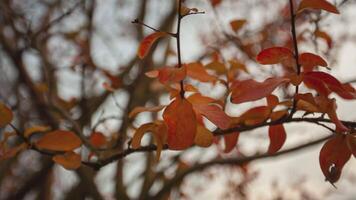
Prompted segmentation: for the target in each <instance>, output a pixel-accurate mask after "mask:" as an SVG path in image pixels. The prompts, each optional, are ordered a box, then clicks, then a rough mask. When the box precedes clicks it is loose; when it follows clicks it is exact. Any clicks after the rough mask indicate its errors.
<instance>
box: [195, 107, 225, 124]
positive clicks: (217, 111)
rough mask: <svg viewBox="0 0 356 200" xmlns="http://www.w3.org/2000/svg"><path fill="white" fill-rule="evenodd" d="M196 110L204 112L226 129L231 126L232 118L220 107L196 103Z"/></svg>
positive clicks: (209, 118) (207, 116) (210, 119)
mask: <svg viewBox="0 0 356 200" xmlns="http://www.w3.org/2000/svg"><path fill="white" fill-rule="evenodd" d="M194 110H196V111H197V112H199V113H200V114H202V115H203V116H204V117H206V118H207V119H208V120H209V121H211V122H212V123H213V124H215V125H216V126H217V127H219V128H220V129H223V130H225V129H228V128H230V125H231V118H230V117H229V116H228V115H227V114H226V113H225V112H224V111H223V110H222V109H221V108H220V107H218V106H216V105H208V104H195V105H194Z"/></svg>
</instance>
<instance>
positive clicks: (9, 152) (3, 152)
mask: <svg viewBox="0 0 356 200" xmlns="http://www.w3.org/2000/svg"><path fill="white" fill-rule="evenodd" d="M27 148H28V144H27V143H21V144H19V145H17V146H15V147H12V148H6V149H2V148H0V161H2V160H6V159H9V158H12V157H14V156H16V155H17V154H18V153H20V152H21V151H24V150H26V149H27Z"/></svg>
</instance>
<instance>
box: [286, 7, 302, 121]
mask: <svg viewBox="0 0 356 200" xmlns="http://www.w3.org/2000/svg"><path fill="white" fill-rule="evenodd" d="M289 9H290V18H291V19H290V23H291V33H292V40H293V47H294V59H295V64H296V67H297V75H298V76H299V75H300V72H301V66H300V63H299V50H298V41H297V32H296V28H295V18H296V15H295V14H294V5H293V0H289ZM298 93H299V85H297V86H295V95H297V94H298ZM296 111H297V100H296V99H295V98H294V100H293V107H292V110H291V113H290V117H292V116H293V114H294V113H295V112H296Z"/></svg>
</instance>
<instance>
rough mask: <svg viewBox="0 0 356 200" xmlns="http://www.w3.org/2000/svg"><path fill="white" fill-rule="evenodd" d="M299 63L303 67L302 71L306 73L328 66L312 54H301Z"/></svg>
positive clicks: (320, 58)
mask: <svg viewBox="0 0 356 200" xmlns="http://www.w3.org/2000/svg"><path fill="white" fill-rule="evenodd" d="M299 63H300V64H301V65H302V66H303V67H304V70H308V71H311V70H312V69H313V68H314V67H316V66H322V67H327V66H328V63H326V61H325V60H324V59H323V58H322V57H320V56H318V55H315V54H312V53H302V54H301V55H300V56H299Z"/></svg>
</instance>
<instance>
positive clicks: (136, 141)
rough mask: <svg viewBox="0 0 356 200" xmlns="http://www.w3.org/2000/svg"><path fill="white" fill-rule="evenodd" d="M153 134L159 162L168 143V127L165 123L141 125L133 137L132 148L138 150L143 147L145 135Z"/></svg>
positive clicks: (156, 122) (157, 122)
mask: <svg viewBox="0 0 356 200" xmlns="http://www.w3.org/2000/svg"><path fill="white" fill-rule="evenodd" d="M147 132H151V133H152V134H153V138H154V141H155V143H156V146H157V149H156V158H157V161H158V160H159V159H160V157H161V152H162V149H163V146H164V144H165V143H166V138H167V132H168V129H167V126H166V124H165V123H163V122H162V121H158V120H156V121H155V122H152V123H147V124H143V125H141V126H140V127H139V128H138V129H137V130H136V131H135V133H134V136H133V137H132V140H131V146H132V148H134V149H138V148H140V147H141V140H142V138H143V136H144V134H145V133H147Z"/></svg>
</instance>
